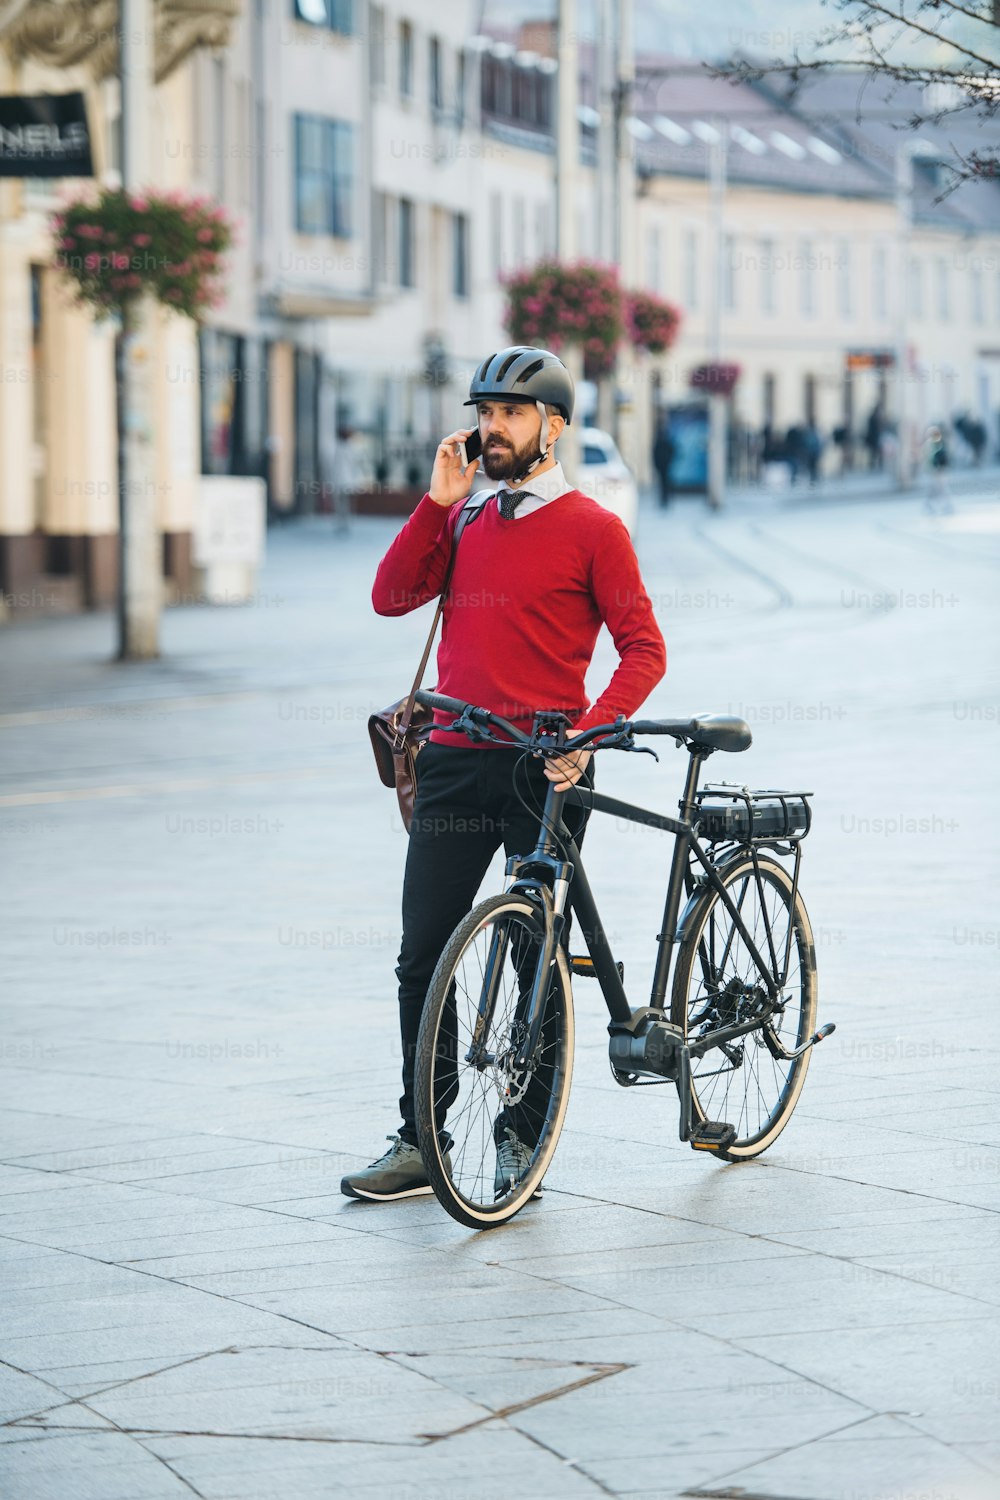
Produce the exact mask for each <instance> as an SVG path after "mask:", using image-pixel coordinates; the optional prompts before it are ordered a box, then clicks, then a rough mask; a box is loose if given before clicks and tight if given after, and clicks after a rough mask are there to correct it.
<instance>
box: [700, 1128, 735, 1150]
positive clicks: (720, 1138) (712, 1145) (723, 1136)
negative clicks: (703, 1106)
mask: <svg viewBox="0 0 1000 1500" xmlns="http://www.w3.org/2000/svg"><path fill="white" fill-rule="evenodd" d="M735 1139H736V1127H735V1126H734V1125H727V1124H726V1123H725V1121H724V1120H702V1121H701V1123H700V1124H699V1125H696V1126H695V1127H694V1129H693V1130H692V1132H691V1146H692V1148H693V1149H694V1150H695V1151H724V1150H725V1149H726V1147H727V1146H731V1145H732V1143H733V1141H735Z"/></svg>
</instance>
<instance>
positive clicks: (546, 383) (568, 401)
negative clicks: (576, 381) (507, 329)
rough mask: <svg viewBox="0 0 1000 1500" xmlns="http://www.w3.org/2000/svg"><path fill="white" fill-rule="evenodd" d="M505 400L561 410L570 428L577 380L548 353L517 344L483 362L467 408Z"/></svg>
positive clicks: (560, 361) (477, 373) (556, 358)
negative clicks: (528, 402)
mask: <svg viewBox="0 0 1000 1500" xmlns="http://www.w3.org/2000/svg"><path fill="white" fill-rule="evenodd" d="M499 396H505V397H506V398H507V400H508V401H540V402H541V403H542V405H543V406H557V407H558V408H559V410H560V411H561V412H562V414H563V417H564V418H565V420H566V425H567V426H569V424H570V422H571V421H572V420H573V377H572V376H571V375H570V373H569V371H568V370H567V368H566V366H565V365H564V364H563V362H562V360H561V359H560V358H559V357H558V356H557V355H555V354H552V353H551V352H550V351H549V350H548V349H533V348H532V347H531V345H530V344H514V345H512V346H511V348H509V349H501V350H500V352H499V353H498V354H491V355H490V357H489V359H485V360H483V363H482V364H481V365H480V366H479V369H478V370H477V371H476V373H475V374H474V375H473V377H472V384H471V385H470V386H469V399H468V401H466V402H465V403H464V405H465V406H475V404H476V402H477V401H489V400H490V399H491V398H493V399H495V398H497V397H499Z"/></svg>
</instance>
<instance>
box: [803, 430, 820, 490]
mask: <svg viewBox="0 0 1000 1500" xmlns="http://www.w3.org/2000/svg"><path fill="white" fill-rule="evenodd" d="M802 445H803V449H804V452H805V459H806V468H807V469H808V471H809V483H810V484H811V485H817V484H819V461H820V459H821V458H822V457H823V439H822V438H821V437H820V432H819V428H818V427H817V426H816V423H815V421H814V420H813V418H812V417H810V418H809V421H808V422H807V423H806V425H805V427H804V428H803V430H802Z"/></svg>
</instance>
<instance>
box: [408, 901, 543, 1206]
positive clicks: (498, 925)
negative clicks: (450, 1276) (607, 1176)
mask: <svg viewBox="0 0 1000 1500" xmlns="http://www.w3.org/2000/svg"><path fill="white" fill-rule="evenodd" d="M544 935H545V915H544V912H542V911H541V909H540V908H539V906H538V905H537V904H536V903H535V902H533V901H531V900H529V899H528V898H527V897H524V896H519V895H516V894H515V895H510V896H493V897H490V898H489V899H488V900H486V901H483V902H481V903H480V905H478V906H476V907H475V908H474V909H473V910H472V911H471V912H470V913H469V915H468V916H467V917H466V918H465V920H464V921H463V922H462V923H460V925H459V926H458V927H457V928H456V929H455V931H454V933H453V934H452V937H451V939H450V940H449V942H448V945H447V947H446V948H445V950H444V952H443V953H442V955H441V958H440V960H439V961H438V965H437V968H436V969H435V971H434V976H433V978H432V979H431V983H430V988H429V989H428V991H427V999H426V1001H425V1003H424V1011H423V1016H422V1019H421V1023H420V1034H419V1037H418V1040H417V1056H416V1070H415V1071H416V1077H415V1104H416V1117H417V1133H418V1136H419V1140H420V1149H421V1153H422V1155H423V1159H424V1166H425V1168H426V1170H427V1176H428V1178H429V1179H430V1183H431V1186H432V1187H433V1189H434V1192H435V1193H436V1194H437V1197H438V1200H439V1202H440V1203H441V1205H442V1206H443V1207H444V1208H445V1209H447V1211H448V1213H450V1214H451V1216H452V1218H453V1219H457V1220H458V1222H459V1223H460V1224H465V1225H466V1226H468V1227H469V1228H471V1229H484V1228H489V1227H491V1226H493V1225H495V1224H502V1223H505V1222H506V1221H507V1220H508V1219H510V1218H512V1217H513V1216H514V1214H516V1213H517V1212H518V1211H519V1210H520V1209H521V1208H523V1207H524V1205H525V1203H527V1202H528V1200H529V1199H530V1198H531V1197H532V1195H533V1194H534V1193H535V1192H536V1190H537V1189H538V1187H539V1185H540V1183H541V1180H542V1178H543V1177H544V1175H545V1172H546V1170H547V1168H548V1166H549V1163H550V1162H551V1160H552V1154H553V1152H554V1151H555V1148H556V1143H557V1141H558V1139H559V1132H560V1131H561V1129H562V1123H563V1117H564V1116H565V1113H566V1104H567V1101H568V1099H569V1088H570V1080H571V1077H572V1071H573V993H572V988H571V985H570V976H569V966H568V964H567V962H566V956H565V953H564V952H563V950H562V949H561V948H559V949H557V951H556V955H555V960H554V962H553V964H552V966H551V969H550V971H549V977H548V986H547V994H546V998H545V1004H544V1010H543V1015H542V1024H541V1029H540V1031H539V1034H538V1042H537V1045H536V1047H535V1050H534V1054H533V1056H532V1057H531V1059H530V1060H529V1062H528V1065H527V1066H526V1067H524V1068H519V1067H518V1066H517V1063H516V1057H517V1054H518V1051H519V1049H520V1048H521V1046H522V1044H523V1042H524V1041H525V1039H526V1037H527V1031H528V1025H527V1023H528V1021H529V1019H530V1006H531V997H532V990H533V985H534V979H535V966H536V962H537V958H538V953H539V949H540V945H541V943H542V940H543V938H544Z"/></svg>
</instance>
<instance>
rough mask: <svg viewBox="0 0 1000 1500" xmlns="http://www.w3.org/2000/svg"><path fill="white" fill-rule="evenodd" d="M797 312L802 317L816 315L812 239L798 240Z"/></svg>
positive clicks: (814, 258) (814, 259)
mask: <svg viewBox="0 0 1000 1500" xmlns="http://www.w3.org/2000/svg"><path fill="white" fill-rule="evenodd" d="M799 312H800V313H801V314H802V316H803V317H804V318H812V317H815V315H816V256H815V252H814V250H813V243H812V240H800V241H799Z"/></svg>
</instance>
